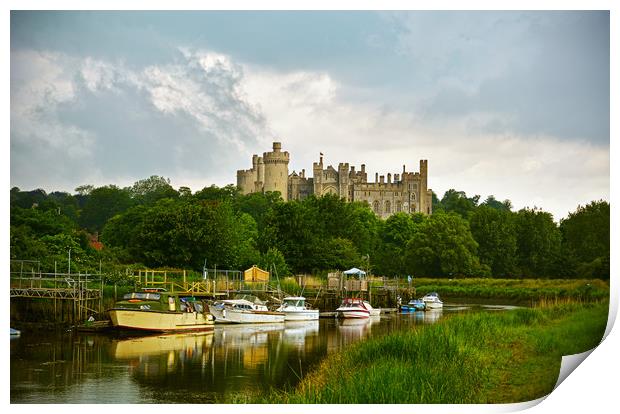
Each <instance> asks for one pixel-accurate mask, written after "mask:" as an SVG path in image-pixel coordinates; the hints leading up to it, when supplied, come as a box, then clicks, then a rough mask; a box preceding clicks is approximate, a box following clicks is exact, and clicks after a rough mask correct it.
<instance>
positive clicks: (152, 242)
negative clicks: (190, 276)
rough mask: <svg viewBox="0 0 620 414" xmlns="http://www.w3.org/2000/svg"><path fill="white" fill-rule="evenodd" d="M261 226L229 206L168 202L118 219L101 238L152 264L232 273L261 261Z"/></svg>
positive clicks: (138, 209)
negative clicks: (212, 268) (211, 267)
mask: <svg viewBox="0 0 620 414" xmlns="http://www.w3.org/2000/svg"><path fill="white" fill-rule="evenodd" d="M257 237H258V234H257V229H256V223H255V222H254V219H252V217H251V216H249V215H248V214H245V213H238V214H237V213H235V212H234V211H233V209H232V207H231V205H230V203H220V202H207V201H202V202H198V203H194V202H190V201H186V200H173V199H163V200H160V201H158V202H157V203H156V204H155V205H154V206H151V207H147V206H137V207H135V208H133V209H131V210H129V211H128V212H127V213H126V214H124V215H121V216H118V217H115V218H114V219H113V220H111V221H110V222H109V223H108V225H106V227H105V228H104V230H103V234H102V240H103V241H104V243H106V244H109V245H110V246H117V247H122V248H125V249H126V250H127V251H128V253H129V254H130V255H131V256H132V257H134V258H136V259H137V261H140V262H142V263H144V264H146V265H147V266H151V267H161V266H173V267H179V268H183V267H193V268H201V267H202V266H203V263H204V261H205V260H206V261H207V264H208V265H217V266H218V267H228V268H232V269H237V268H242V267H245V266H248V265H251V264H253V263H255V262H256V260H257V259H258V251H257V250H256V247H255V245H256V239H257Z"/></svg>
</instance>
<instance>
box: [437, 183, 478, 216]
mask: <svg viewBox="0 0 620 414" xmlns="http://www.w3.org/2000/svg"><path fill="white" fill-rule="evenodd" d="M479 200H480V196H479V195H476V196H473V197H471V198H468V197H467V195H466V194H465V192H464V191H456V190H454V189H450V190H448V191H446V192H445V193H444V195H443V198H442V199H441V203H440V205H441V210H443V211H445V212H454V213H457V214H458V215H460V216H461V217H463V218H467V216H468V215H469V213H471V212H472V211H474V209H475V208H476V206H477V205H478V201H479Z"/></svg>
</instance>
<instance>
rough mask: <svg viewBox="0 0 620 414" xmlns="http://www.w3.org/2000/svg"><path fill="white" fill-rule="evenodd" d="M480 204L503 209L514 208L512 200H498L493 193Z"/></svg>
mask: <svg viewBox="0 0 620 414" xmlns="http://www.w3.org/2000/svg"><path fill="white" fill-rule="evenodd" d="M480 205H481V206H487V207H491V208H493V209H495V210H501V211H510V210H511V209H512V202H511V201H510V200H504V201H498V200H496V199H495V196H493V195H490V196H488V197H487V199H486V200H484V202H483V203H482V204H480Z"/></svg>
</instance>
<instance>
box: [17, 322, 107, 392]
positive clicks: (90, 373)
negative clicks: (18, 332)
mask: <svg viewBox="0 0 620 414" xmlns="http://www.w3.org/2000/svg"><path fill="white" fill-rule="evenodd" d="M26 339H27V340H28V342H26ZM19 341H20V342H19V343H17V342H16V343H15V346H13V345H14V344H13V343H12V344H11V345H12V349H11V401H13V400H15V401H19V400H21V399H22V397H24V398H26V397H28V393H29V392H30V391H31V390H30V388H28V389H27V390H25V389H23V388H21V387H17V386H16V385H18V384H21V383H24V382H26V383H29V384H36V385H37V387H38V388H42V389H44V390H46V391H45V392H47V393H50V392H52V393H53V392H55V391H56V390H62V389H65V388H66V387H68V386H71V385H75V384H79V383H82V382H83V381H84V378H91V379H100V378H105V377H107V376H109V373H108V372H106V371H104V370H101V365H102V364H105V363H106V362H107V361H109V359H108V358H109V357H108V355H106V354H105V352H104V349H105V347H106V344H107V343H109V340H108V339H107V338H106V337H104V336H99V335H72V334H71V333H61V334H44V335H41V336H37V337H36V338H34V337H32V336H30V337H28V338H20V339H19Z"/></svg>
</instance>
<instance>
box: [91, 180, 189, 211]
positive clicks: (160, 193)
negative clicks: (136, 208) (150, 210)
mask: <svg viewBox="0 0 620 414" xmlns="http://www.w3.org/2000/svg"><path fill="white" fill-rule="evenodd" d="M128 191H129V194H130V196H131V197H132V198H133V199H134V200H135V201H136V202H137V203H139V204H149V205H150V204H154V203H155V202H157V201H158V200H161V199H164V198H177V197H178V196H179V193H177V192H176V191H175V189H174V188H172V186H171V185H170V179H169V178H164V177H160V176H157V175H152V176H150V177H149V178H145V179H143V180H139V181H136V182H135V183H134V185H133V186H131V187H130V188H129V189H128ZM91 194H92V193H91Z"/></svg>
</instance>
